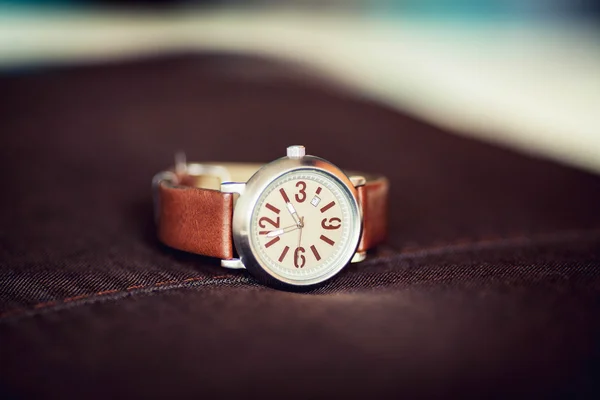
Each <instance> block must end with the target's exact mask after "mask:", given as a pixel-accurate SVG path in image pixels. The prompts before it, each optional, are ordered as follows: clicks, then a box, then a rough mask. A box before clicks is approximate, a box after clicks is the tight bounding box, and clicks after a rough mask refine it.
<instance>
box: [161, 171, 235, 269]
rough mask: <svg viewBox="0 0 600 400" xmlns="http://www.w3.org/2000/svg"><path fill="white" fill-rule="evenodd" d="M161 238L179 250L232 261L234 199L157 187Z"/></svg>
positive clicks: (202, 191) (227, 195)
mask: <svg viewBox="0 0 600 400" xmlns="http://www.w3.org/2000/svg"><path fill="white" fill-rule="evenodd" d="M158 197H159V213H158V237H159V238H160V240H161V241H162V242H163V243H165V244H167V245H169V246H171V247H174V248H176V249H179V250H185V251H189V252H192V253H197V254H203V255H206V256H211V257H219V258H222V259H230V258H233V238H232V236H231V218H232V214H233V195H232V194H231V193H221V192H220V191H218V190H212V189H201V188H197V187H191V186H172V185H171V184H169V183H168V182H165V181H163V182H160V183H159V185H158Z"/></svg>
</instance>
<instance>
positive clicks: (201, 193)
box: [155, 163, 389, 259]
mask: <svg viewBox="0 0 600 400" xmlns="http://www.w3.org/2000/svg"><path fill="white" fill-rule="evenodd" d="M188 165H189V166H190V167H195V168H189V169H186V170H184V171H179V173H175V172H164V173H161V174H159V175H157V178H158V179H157V180H156V178H155V190H156V193H155V195H156V202H157V203H156V205H155V206H156V207H157V210H156V211H157V214H156V217H157V223H158V236H159V238H160V240H161V241H162V242H163V243H165V244H167V245H169V246H171V247H174V248H176V249H180V250H185V251H189V252H192V253H197V254H202V255H207V256H211V257H219V258H222V259H231V258H233V256H234V251H233V248H234V247H233V238H232V233H231V223H232V216H233V195H232V194H230V193H222V192H220V191H219V190H217V187H218V185H219V183H220V182H219V180H231V181H235V182H245V181H247V180H248V179H249V178H250V177H251V176H252V174H253V173H254V172H256V171H257V170H258V168H259V167H260V166H259V165H258V164H233V163H231V164H220V165H219V167H217V168H220V171H225V172H224V173H227V174H228V175H229V176H227V178H225V179H224V178H223V176H221V178H220V179H216V178H215V176H214V175H210V174H206V175H205V174H203V173H202V171H203V170H205V169H207V168H208V169H209V170H210V169H211V168H214V165H213V164H188ZM193 170H198V171H200V172H199V173H197V174H195V173H193ZM190 171H192V172H190ZM353 174H355V175H363V174H360V173H353ZM363 176H365V175H363ZM165 177H166V178H165ZM365 178H366V184H365V185H364V186H360V187H359V188H358V189H357V191H358V201H359V203H360V206H361V208H362V210H363V234H362V237H361V240H360V244H359V247H358V251H366V250H368V249H370V248H372V247H374V246H376V245H377V244H379V243H381V242H382V241H383V240H385V237H386V232H387V197H388V196H387V195H388V186H389V185H388V181H387V179H385V178H383V177H369V176H368V175H366V176H365ZM210 187H213V188H214V189H211V188H210Z"/></svg>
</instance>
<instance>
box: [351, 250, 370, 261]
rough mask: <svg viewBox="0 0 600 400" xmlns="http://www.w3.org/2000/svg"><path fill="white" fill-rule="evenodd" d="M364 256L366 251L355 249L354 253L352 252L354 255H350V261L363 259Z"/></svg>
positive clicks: (365, 256)
mask: <svg viewBox="0 0 600 400" xmlns="http://www.w3.org/2000/svg"><path fill="white" fill-rule="evenodd" d="M365 258H367V252H366V251H357V252H356V253H354V256H352V260H350V262H351V263H358V262H361V261H364V260H365Z"/></svg>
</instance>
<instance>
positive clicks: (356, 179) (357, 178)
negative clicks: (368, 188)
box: [348, 175, 367, 188]
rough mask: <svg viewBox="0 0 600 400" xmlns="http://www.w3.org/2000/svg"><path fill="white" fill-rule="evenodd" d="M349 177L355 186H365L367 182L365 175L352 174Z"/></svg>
mask: <svg viewBox="0 0 600 400" xmlns="http://www.w3.org/2000/svg"><path fill="white" fill-rule="evenodd" d="M348 179H350V182H352V184H353V185H354V187H355V188H357V187H360V186H365V184H366V183H367V180H366V179H365V177H364V176H361V175H352V176H349V177H348Z"/></svg>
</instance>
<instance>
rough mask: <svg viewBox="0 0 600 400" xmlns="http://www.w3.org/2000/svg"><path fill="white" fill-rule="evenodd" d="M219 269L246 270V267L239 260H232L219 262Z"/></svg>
mask: <svg viewBox="0 0 600 400" xmlns="http://www.w3.org/2000/svg"><path fill="white" fill-rule="evenodd" d="M221 267H224V268H229V269H246V266H245V265H244V263H243V262H242V260H240V259H239V258H232V259H229V260H221Z"/></svg>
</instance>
